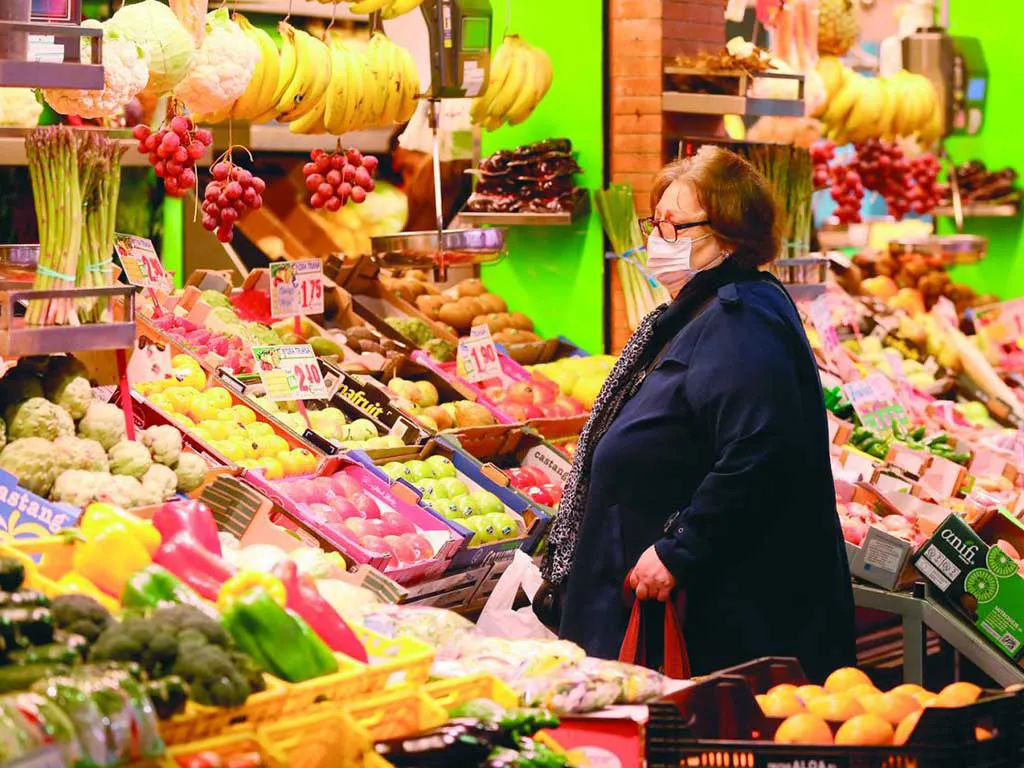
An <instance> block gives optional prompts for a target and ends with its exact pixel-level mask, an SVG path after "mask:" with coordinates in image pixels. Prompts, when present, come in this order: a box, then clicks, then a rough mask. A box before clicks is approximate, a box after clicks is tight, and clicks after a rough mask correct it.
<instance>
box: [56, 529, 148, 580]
mask: <svg viewBox="0 0 1024 768" xmlns="http://www.w3.org/2000/svg"><path fill="white" fill-rule="evenodd" d="M151 562H153V558H152V557H150V554H149V552H148V551H147V550H146V547H144V546H143V545H142V542H140V541H139V540H138V539H137V538H136V537H135V536H134V535H133V534H132V532H131V531H130V530H129V529H128V528H127V527H126V526H123V525H110V526H108V527H107V528H106V529H105V530H103V531H102V532H100V533H98V534H96V535H94V536H90V537H89V538H88V539H86V540H85V541H84V542H79V543H78V544H77V545H76V546H75V555H74V558H73V559H72V568H73V570H74V571H75V572H76V573H78V574H79V575H81V576H84V577H85V578H87V579H88V580H89V581H91V582H92V583H93V584H95V585H96V586H97V587H99V588H100V589H101V590H103V591H104V592H106V593H107V594H108V595H110V596H111V597H120V596H121V593H122V592H123V591H124V585H125V583H126V582H127V581H128V579H129V578H130V577H131V576H132V575H133V574H135V573H137V572H138V571H141V570H142V569H143V568H145V567H146V566H147V565H149V564H150V563H151Z"/></svg>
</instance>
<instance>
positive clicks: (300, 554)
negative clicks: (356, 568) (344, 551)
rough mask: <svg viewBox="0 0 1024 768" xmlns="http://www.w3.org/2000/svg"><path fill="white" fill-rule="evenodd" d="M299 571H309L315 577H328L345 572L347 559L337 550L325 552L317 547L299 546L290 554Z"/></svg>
mask: <svg viewBox="0 0 1024 768" xmlns="http://www.w3.org/2000/svg"><path fill="white" fill-rule="evenodd" d="M288 557H289V558H291V559H292V560H293V561H295V566H296V567H297V568H298V569H299V573H308V574H309V575H310V576H312V577H313V578H314V579H327V578H330V577H332V576H334V575H336V574H337V572H338V571H341V572H343V573H344V571H345V561H344V560H343V559H342V557H341V555H339V554H338V553H337V552H324V551H323V550H322V549H317V548H316V547H299V548H298V549H296V550H293V551H292V553H291V554H290V555H288Z"/></svg>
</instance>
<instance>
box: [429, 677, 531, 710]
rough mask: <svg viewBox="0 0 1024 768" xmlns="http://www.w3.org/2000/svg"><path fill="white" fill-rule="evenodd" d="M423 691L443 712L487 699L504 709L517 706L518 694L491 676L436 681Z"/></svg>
mask: <svg viewBox="0 0 1024 768" xmlns="http://www.w3.org/2000/svg"><path fill="white" fill-rule="evenodd" d="M423 691H424V693H426V694H427V695H428V696H429V697H430V698H432V699H433V700H434V701H435V702H437V704H438V705H439V706H441V707H443V708H444V709H445V711H451V710H452V708H453V707H457V706H458V705H460V704H465V703H466V702H467V701H473V699H488V700H490V701H493V702H494V703H495V704H497V705H499V706H501V707H504V708H505V709H510V708H512V707H517V706H519V694H517V693H516V692H515V691H513V690H512V689H511V688H509V687H508V686H507V685H505V683H503V682H501V680H499V679H498V678H496V677H493V676H491V675H471V676H469V677H458V678H454V679H452V680H438V681H436V682H433V683H429V684H427V685H425V686H423Z"/></svg>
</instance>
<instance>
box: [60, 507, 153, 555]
mask: <svg viewBox="0 0 1024 768" xmlns="http://www.w3.org/2000/svg"><path fill="white" fill-rule="evenodd" d="M78 527H79V529H80V530H81V532H82V535H83V536H85V538H87V539H91V538H92V537H93V536H96V535H98V534H101V533H103V532H105V531H107V530H110V529H113V528H117V527H120V528H122V529H123V530H126V531H128V532H129V533H130V534H131V535H132V536H134V537H135V538H136V539H138V541H139V543H140V544H142V546H143V547H145V548H146V551H147V552H148V553H149V554H150V556H152V555H153V554H155V553H156V551H157V550H158V549H160V531H158V530H157V529H156V526H154V525H153V524H152V523H151V522H149V520H143V519H142V518H140V517H136V516H135V515H133V514H132V513H131V512H125V511H124V510H123V509H120V508H119V507H115V506H114V505H113V504H105V503H101V502H95V503H93V504H90V505H89V506H88V507H86V508H85V512H83V513H82V520H81V522H80V523H79V526H78Z"/></svg>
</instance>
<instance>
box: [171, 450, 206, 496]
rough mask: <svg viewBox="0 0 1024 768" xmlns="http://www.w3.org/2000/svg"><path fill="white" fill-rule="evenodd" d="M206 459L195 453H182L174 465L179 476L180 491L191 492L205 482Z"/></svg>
mask: <svg viewBox="0 0 1024 768" xmlns="http://www.w3.org/2000/svg"><path fill="white" fill-rule="evenodd" d="M207 469H208V467H207V466H206V460H205V459H203V458H202V457H201V456H197V455H196V454H194V453H182V454H181V456H179V457H178V463H177V464H176V465H175V466H174V474H175V475H176V476H177V478H178V492H179V493H190V492H191V491H194V490H195V489H196V488H198V487H199V485H200V484H201V483H202V482H203V478H205V477H206V470H207Z"/></svg>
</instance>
